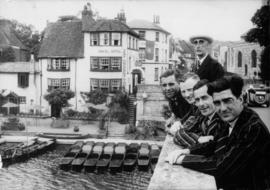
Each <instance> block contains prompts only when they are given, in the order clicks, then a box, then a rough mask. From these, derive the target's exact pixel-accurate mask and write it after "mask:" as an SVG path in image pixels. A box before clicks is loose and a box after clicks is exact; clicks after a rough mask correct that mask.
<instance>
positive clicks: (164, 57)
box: [128, 16, 170, 84]
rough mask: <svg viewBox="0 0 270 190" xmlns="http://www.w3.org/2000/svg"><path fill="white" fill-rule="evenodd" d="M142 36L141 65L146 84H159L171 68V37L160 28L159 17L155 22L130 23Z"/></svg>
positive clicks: (140, 42)
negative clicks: (164, 73) (162, 76)
mask: <svg viewBox="0 0 270 190" xmlns="http://www.w3.org/2000/svg"><path fill="white" fill-rule="evenodd" d="M128 25H129V27H130V28H132V29H133V30H134V31H136V32H137V33H138V34H139V35H140V41H139V44H138V48H139V62H140V63H139V64H140V66H141V68H142V70H143V75H144V76H145V77H144V78H143V80H144V81H143V82H144V84H159V83H160V80H159V77H160V75H161V74H162V73H163V72H164V71H165V70H166V69H168V67H169V35H170V33H169V32H167V31H166V30H164V29H163V28H161V27H160V26H159V17H157V16H156V17H154V22H153V23H152V22H149V21H145V20H133V21H131V22H129V23H128Z"/></svg>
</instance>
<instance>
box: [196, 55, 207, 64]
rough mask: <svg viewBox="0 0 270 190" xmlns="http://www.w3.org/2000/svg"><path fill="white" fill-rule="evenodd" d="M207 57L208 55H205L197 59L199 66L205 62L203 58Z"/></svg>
mask: <svg viewBox="0 0 270 190" xmlns="http://www.w3.org/2000/svg"><path fill="white" fill-rule="evenodd" d="M207 56H208V53H207V54H205V56H204V57H203V58H201V59H200V58H198V59H199V65H201V64H202V62H203V61H204V60H205V58H206V57H207Z"/></svg>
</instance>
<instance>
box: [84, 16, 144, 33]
mask: <svg viewBox="0 0 270 190" xmlns="http://www.w3.org/2000/svg"><path fill="white" fill-rule="evenodd" d="M84 22H91V23H90V24H84V28H83V31H86V32H127V33H129V34H132V35H134V36H136V37H139V35H138V34H137V33H136V32H135V31H133V30H132V29H131V28H130V27H129V26H128V25H126V24H125V23H123V22H121V21H119V20H116V19H114V20H113V19H100V20H97V21H95V22H93V21H92V20H86V21H84Z"/></svg>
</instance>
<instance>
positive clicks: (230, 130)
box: [229, 118, 238, 136]
mask: <svg viewBox="0 0 270 190" xmlns="http://www.w3.org/2000/svg"><path fill="white" fill-rule="evenodd" d="M237 120H238V118H236V119H235V120H233V121H232V122H229V125H230V128H229V136H230V135H231V133H232V130H233V127H234V126H235V123H236V121H237Z"/></svg>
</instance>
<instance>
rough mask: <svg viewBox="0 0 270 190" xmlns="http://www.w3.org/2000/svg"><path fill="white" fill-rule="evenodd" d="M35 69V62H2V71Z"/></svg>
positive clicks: (24, 71) (25, 71)
mask: <svg viewBox="0 0 270 190" xmlns="http://www.w3.org/2000/svg"><path fill="white" fill-rule="evenodd" d="M34 71H35V68H34V63H33V62H5V63H0V73H32V72H34Z"/></svg>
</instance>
